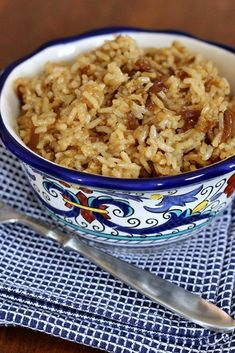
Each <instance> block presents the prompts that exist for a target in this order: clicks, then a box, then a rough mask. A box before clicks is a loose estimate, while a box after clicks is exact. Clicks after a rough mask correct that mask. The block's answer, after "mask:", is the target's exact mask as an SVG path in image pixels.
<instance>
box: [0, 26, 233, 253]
mask: <svg viewBox="0 0 235 353" xmlns="http://www.w3.org/2000/svg"><path fill="white" fill-rule="evenodd" d="M120 33H123V34H129V35H131V36H132V37H133V38H135V39H136V41H137V43H138V44H139V45H140V46H142V47H148V46H153V45H154V46H167V45H170V44H171V42H172V41H173V40H180V41H181V42H182V43H184V44H185V45H186V46H187V47H189V48H191V49H192V50H195V51H198V52H201V53H202V54H203V55H204V57H205V58H210V59H213V61H214V62H215V64H216V65H217V67H218V68H219V70H220V72H221V73H222V74H223V75H224V76H225V77H227V78H228V79H229V80H230V84H231V86H232V90H233V92H235V74H234V67H235V54H234V49H232V48H229V47H226V46H222V45H218V44H214V43H208V42H205V41H203V40H200V39H197V38H194V37H192V36H190V35H187V34H183V33H179V32H171V31H163V32H162V31H161V32H158V31H147V30H141V29H133V28H111V29H103V30H98V31H93V32H89V33H86V34H82V35H79V36H76V37H73V38H66V39H60V40H55V41H52V42H50V43H48V44H46V45H44V46H43V47H41V48H40V49H38V50H37V51H35V52H34V53H32V54H30V55H29V56H27V57H25V58H23V59H20V60H19V61H17V62H15V63H13V64H12V65H10V66H9V67H8V68H7V69H6V70H5V71H4V73H3V75H2V77H1V82H0V90H1V97H0V111H1V117H0V134H1V138H2V141H3V143H4V145H5V146H6V147H7V148H8V149H9V150H10V151H11V152H12V153H13V154H14V155H16V156H17V157H18V159H19V160H20V162H21V164H22V166H23V168H24V170H25V173H26V175H27V177H28V180H29V183H30V184H31V186H32V188H33V189H34V191H35V195H36V196H37V198H38V200H39V201H40V202H41V204H42V205H43V206H45V209H47V210H48V211H49V212H50V213H51V214H52V215H53V216H54V217H57V218H58V220H59V221H60V222H63V223H64V224H65V225H68V226H70V227H72V228H73V229H74V230H76V231H78V232H79V234H80V235H82V236H83V237H85V238H86V239H88V240H90V241H93V242H94V241H95V242H99V243H102V244H110V245H122V246H125V247H150V246H157V245H160V244H161V245H162V244H166V243H168V242H171V241H175V240H180V239H184V238H185V237H187V236H189V235H191V234H193V233H195V231H198V230H199V229H200V228H202V227H204V226H206V225H208V223H209V222H210V221H211V220H212V219H213V217H215V216H216V215H217V214H218V213H219V212H221V211H222V210H224V208H225V207H226V206H227V205H228V203H229V202H230V201H231V198H232V195H233V191H234V189H235V174H234V170H235V157H231V158H229V159H227V160H224V161H222V162H219V163H217V164H214V165H211V166H209V167H206V168H202V169H199V170H197V171H194V172H190V173H184V174H181V175H177V176H170V177H160V178H153V179H118V178H111V177H104V176H97V175H91V174H87V173H83V172H78V171H75V170H71V169H67V168H64V167H61V166H59V165H56V164H54V163H52V162H49V161H47V160H45V159H43V158H42V157H40V156H38V155H37V154H35V153H34V152H32V151H31V150H30V149H29V148H28V147H26V146H25V145H24V143H23V142H22V141H21V139H20V137H19V135H18V132H17V125H16V117H17V115H18V113H19V101H18V99H17V96H16V95H15V93H14V90H13V82H14V80H15V79H16V78H18V77H19V76H30V75H34V74H36V73H37V72H38V71H40V70H41V69H42V68H43V66H44V64H45V63H46V62H47V61H54V62H56V61H62V60H70V59H72V58H74V57H76V56H77V55H78V54H79V53H80V52H82V51H85V50H90V49H93V48H95V47H96V46H98V45H101V44H102V43H103V41H104V40H106V39H111V38H113V35H114V34H120Z"/></svg>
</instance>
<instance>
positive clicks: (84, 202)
mask: <svg viewBox="0 0 235 353" xmlns="http://www.w3.org/2000/svg"><path fill="white" fill-rule="evenodd" d="M76 196H77V198H78V199H79V201H80V204H77V207H80V208H81V216H82V217H83V218H84V219H85V220H86V221H87V222H88V223H92V222H93V221H94V220H95V219H96V217H95V212H99V210H102V211H105V210H106V208H107V207H108V206H105V205H99V207H98V209H95V208H92V207H90V206H89V205H88V198H87V197H86V195H84V194H83V193H82V192H81V191H79V192H78V193H77V194H76ZM63 198H64V200H65V201H66V202H65V206H66V207H68V208H72V207H74V205H73V203H71V202H70V200H69V198H68V197H67V196H66V195H63ZM102 216H103V217H104V218H105V219H110V217H109V215H108V213H105V212H104V213H103V212H102Z"/></svg>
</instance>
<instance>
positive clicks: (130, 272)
mask: <svg viewBox="0 0 235 353" xmlns="http://www.w3.org/2000/svg"><path fill="white" fill-rule="evenodd" d="M17 222H19V223H22V224H24V225H26V226H28V227H30V228H32V229H33V230H34V231H35V232H36V233H39V234H41V235H43V236H45V237H47V238H50V239H53V240H54V241H57V242H58V243H60V244H61V245H62V247H63V248H64V249H67V250H73V251H76V252H79V253H80V254H81V255H83V256H84V257H86V258H87V259H89V260H90V261H91V262H93V263H94V264H96V265H97V266H99V267H101V268H102V269H104V270H105V271H107V272H109V273H110V274H111V275H113V276H114V277H116V278H118V279H119V280H121V281H122V282H124V283H125V284H127V285H128V286H130V287H132V288H134V289H136V290H137V291H139V292H140V293H141V294H144V295H145V296H146V297H148V298H150V299H151V300H153V301H154V302H156V303H158V304H160V305H162V306H164V307H165V308H167V309H169V310H171V311H173V312H174V313H176V314H178V315H179V316H182V317H184V318H186V319H188V320H189V321H192V322H194V323H196V324H198V325H200V326H202V327H204V328H207V329H210V330H212V331H217V332H229V331H232V330H234V328H235V321H234V320H233V319H232V318H231V317H230V316H229V315H228V314H227V313H225V312H224V311H223V310H221V309H220V308H219V307H217V306H216V305H214V304H212V303H210V302H209V301H206V300H205V299H203V298H201V297H200V296H198V295H196V294H193V293H191V292H189V291H187V290H185V289H183V288H182V287H180V286H177V285H176V284H174V283H171V282H170V281H168V280H165V279H163V278H161V277H160V276H156V275H154V274H152V273H150V272H148V271H146V270H142V269H140V268H138V267H136V266H134V265H131V264H129V263H127V262H125V261H123V260H120V259H119V258H117V257H115V256H112V255H110V254H107V253H106V252H104V251H102V250H100V249H98V248H96V247H93V246H90V245H88V244H86V243H85V242H84V241H82V240H80V238H79V236H78V234H75V233H74V232H72V234H71V235H69V234H66V233H63V232H62V231H61V230H59V229H56V228H54V227H52V226H51V225H49V224H48V223H45V222H42V221H39V220H38V219H36V218H34V217H30V216H28V215H25V214H23V213H20V212H18V211H17V210H16V209H14V208H12V207H10V206H7V205H6V204H5V203H3V202H2V201H0V223H2V224H5V223H17Z"/></svg>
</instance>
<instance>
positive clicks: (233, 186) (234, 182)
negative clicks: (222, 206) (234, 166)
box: [224, 173, 235, 197]
mask: <svg viewBox="0 0 235 353" xmlns="http://www.w3.org/2000/svg"><path fill="white" fill-rule="evenodd" d="M234 191H235V173H234V174H233V175H232V176H231V177H230V178H229V179H228V181H227V186H226V188H225V189H224V193H225V194H226V196H227V197H230V196H232V194H233V192H234Z"/></svg>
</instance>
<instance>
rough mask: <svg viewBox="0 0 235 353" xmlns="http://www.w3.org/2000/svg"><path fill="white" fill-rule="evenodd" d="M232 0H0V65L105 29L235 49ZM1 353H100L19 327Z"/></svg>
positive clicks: (5, 337) (0, 335) (4, 338)
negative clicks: (175, 32) (189, 36)
mask: <svg viewBox="0 0 235 353" xmlns="http://www.w3.org/2000/svg"><path fill="white" fill-rule="evenodd" d="M234 19H235V1H234V0H64V1H63V0H48V1H41V0H31V1H28V0H0V67H4V66H5V65H7V64H8V63H9V62H11V61H13V60H15V59H17V58H18V57H20V56H23V55H25V54H27V53H29V52H30V51H31V50H33V49H35V48H36V47H37V46H39V45H40V44H41V43H43V42H45V41H47V40H49V39H52V38H56V37H64V36H69V35H74V34H77V33H80V32H82V31H85V30H89V29H94V28H97V27H104V26H120V25H128V26H140V27H144V28H158V29H164V28H165V29H166V28H168V29H169V28H171V29H179V30H183V31H187V32H191V33H193V34H195V35H197V36H200V37H203V38H205V39H209V40H214V41H218V42H223V43H226V44H230V45H233V46H235V21H234ZM0 352H1V353H39V352H40V353H49V352H50V353H55V352H56V353H65V352H66V353H72V352H81V353H82V352H83V353H88V352H101V351H99V350H95V349H92V348H89V347H85V346H81V345H78V344H75V343H71V342H67V341H64V340H61V339H58V338H54V337H50V336H48V335H45V334H42V333H38V332H34V331H31V330H27V329H22V328H0Z"/></svg>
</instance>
